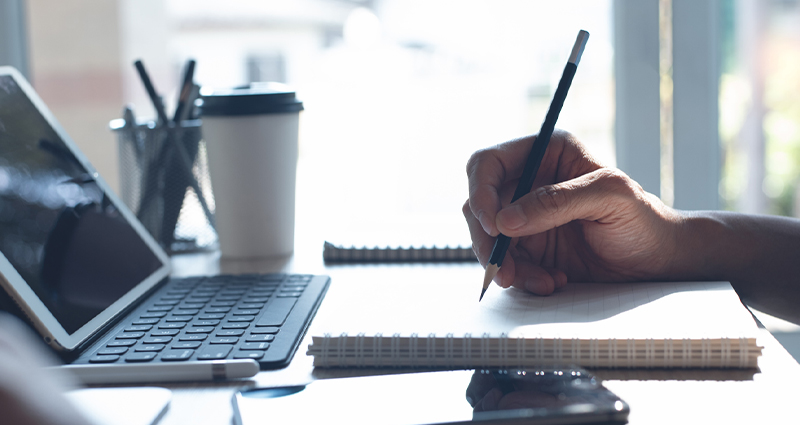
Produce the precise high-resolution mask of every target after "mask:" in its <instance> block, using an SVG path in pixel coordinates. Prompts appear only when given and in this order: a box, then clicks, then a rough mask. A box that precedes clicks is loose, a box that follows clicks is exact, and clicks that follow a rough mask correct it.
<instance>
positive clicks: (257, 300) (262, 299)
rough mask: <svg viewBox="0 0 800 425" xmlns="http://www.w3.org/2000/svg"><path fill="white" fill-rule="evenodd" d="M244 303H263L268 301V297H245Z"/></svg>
mask: <svg viewBox="0 0 800 425" xmlns="http://www.w3.org/2000/svg"><path fill="white" fill-rule="evenodd" d="M245 301H246V302H249V303H265V302H267V301H269V297H261V296H250V297H247V298H246V300H245Z"/></svg>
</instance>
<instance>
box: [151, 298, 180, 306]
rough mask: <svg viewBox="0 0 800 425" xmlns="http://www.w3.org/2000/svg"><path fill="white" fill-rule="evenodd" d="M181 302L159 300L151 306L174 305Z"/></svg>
mask: <svg viewBox="0 0 800 425" xmlns="http://www.w3.org/2000/svg"><path fill="white" fill-rule="evenodd" d="M179 302H181V300H163V299H162V300H160V301H158V302H155V303H153V305H175V304H178V303H179Z"/></svg>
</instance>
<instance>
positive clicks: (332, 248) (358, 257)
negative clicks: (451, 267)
mask: <svg viewBox="0 0 800 425" xmlns="http://www.w3.org/2000/svg"><path fill="white" fill-rule="evenodd" d="M328 232H329V233H327V234H326V237H327V238H328V240H326V241H325V243H324V245H323V250H322V258H323V260H324V261H325V262H326V263H415V262H477V261H478V259H477V258H476V257H475V253H474V252H473V251H472V241H471V239H470V236H469V231H468V229H467V225H466V223H465V222H464V219H463V218H459V217H451V216H449V215H448V216H405V217H389V218H382V219H381V220H380V221H375V222H364V221H362V222H360V223H358V225H352V226H340V227H334V228H332V229H330V230H329V231H328Z"/></svg>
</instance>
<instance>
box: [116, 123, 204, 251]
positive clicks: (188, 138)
mask: <svg viewBox="0 0 800 425" xmlns="http://www.w3.org/2000/svg"><path fill="white" fill-rule="evenodd" d="M110 127H111V130H112V131H113V132H114V133H115V134H116V136H117V145H118V153H119V177H120V179H119V181H120V183H119V184H120V196H121V198H122V200H123V202H125V204H126V205H127V206H128V208H129V209H130V210H131V211H133V213H134V214H135V215H136V217H137V218H138V219H139V221H140V222H141V223H142V225H143V226H144V227H145V229H147V231H148V232H149V233H150V235H152V236H153V238H154V239H155V240H156V241H157V242H158V243H159V244H160V245H161V247H162V248H164V250H165V251H167V253H170V254H174V253H181V252H193V251H202V250H208V249H214V248H215V247H216V244H217V234H216V231H215V229H214V194H213V192H212V189H211V179H210V177H209V173H208V161H207V156H206V149H205V143H204V142H203V139H202V132H201V120H199V119H198V120H187V121H181V122H180V124H179V125H176V126H164V125H156V123H154V122H152V121H151V122H147V123H141V124H136V123H129V122H126V120H125V119H116V120H113V121H111V123H110Z"/></svg>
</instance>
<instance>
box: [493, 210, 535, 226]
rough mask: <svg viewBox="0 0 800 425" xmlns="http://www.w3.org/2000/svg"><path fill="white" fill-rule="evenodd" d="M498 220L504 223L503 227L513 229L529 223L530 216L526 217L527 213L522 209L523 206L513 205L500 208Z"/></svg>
mask: <svg viewBox="0 0 800 425" xmlns="http://www.w3.org/2000/svg"><path fill="white" fill-rule="evenodd" d="M497 220H498V221H499V222H500V223H501V224H502V225H503V227H506V228H508V229H511V230H516V229H519V228H520V227H522V226H524V225H526V224H528V217H525V213H524V212H523V211H522V207H521V206H519V205H511V206H509V207H507V208H505V209H502V210H500V212H499V213H497Z"/></svg>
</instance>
